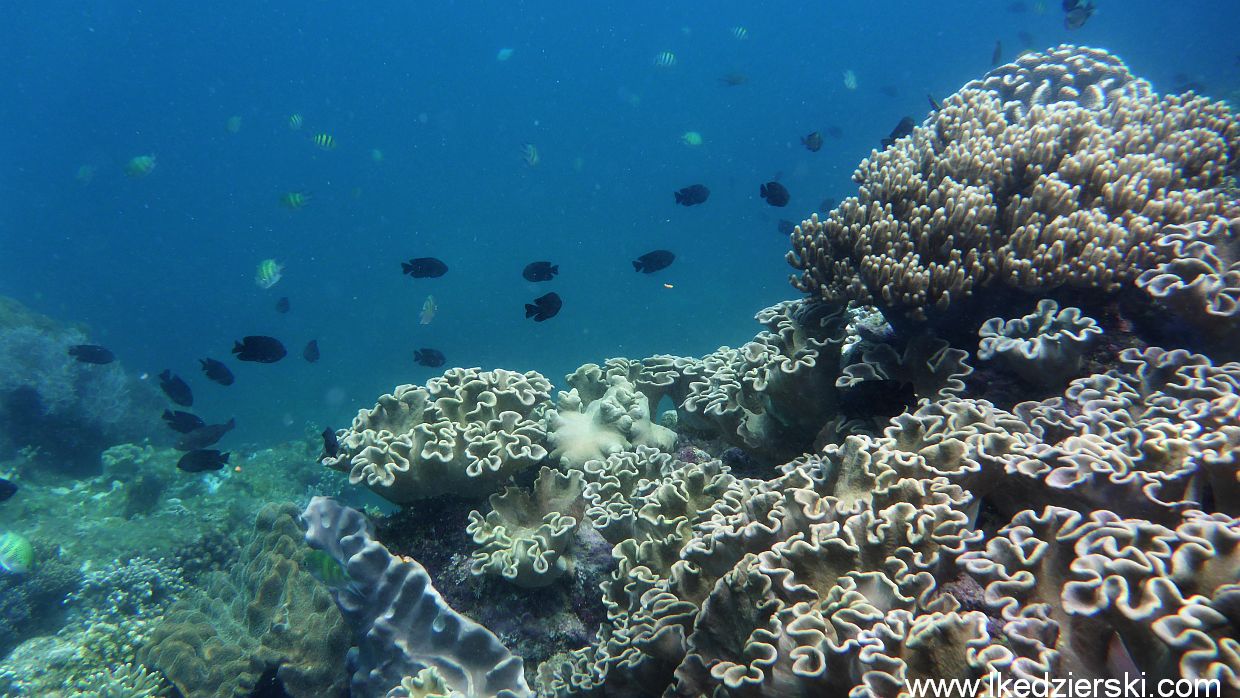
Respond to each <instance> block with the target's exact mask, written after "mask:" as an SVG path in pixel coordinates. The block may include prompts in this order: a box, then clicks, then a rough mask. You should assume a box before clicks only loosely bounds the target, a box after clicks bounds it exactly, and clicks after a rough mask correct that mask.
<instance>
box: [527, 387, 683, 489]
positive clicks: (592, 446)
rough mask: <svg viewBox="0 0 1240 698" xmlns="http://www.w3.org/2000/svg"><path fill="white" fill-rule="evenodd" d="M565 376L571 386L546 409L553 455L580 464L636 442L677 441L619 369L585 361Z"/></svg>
mask: <svg viewBox="0 0 1240 698" xmlns="http://www.w3.org/2000/svg"><path fill="white" fill-rule="evenodd" d="M565 380H567V382H568V384H569V385H570V386H572V388H571V389H570V390H569V391H568V392H561V393H560V395H559V399H558V400H557V401H556V405H555V408H554V409H550V410H548V411H547V418H546V425H547V439H548V441H549V442H550V444H551V447H552V451H551V456H552V458H556V459H559V461H560V462H562V463H564V464H566V465H576V466H580V465H582V464H584V463H585V462H586V461H588V460H592V459H595V458H604V457H606V456H607V455H609V454H611V453H616V452H619V451H624V450H630V449H632V448H634V447H636V446H652V447H655V448H660V449H663V450H671V448H672V447H673V446H675V445H676V434H675V432H673V431H672V430H671V429H668V428H667V427H664V426H661V425H659V424H655V423H654V422H653V421H652V420H651V410H652V409H653V407H652V406H651V404H650V399H649V398H648V397H647V394H646V393H644V392H642V391H641V390H639V389H638V386H637V385H635V384H634V383H633V382H632V381H630V380H629V378H628V377H627V376H626V375H624V374H622V373H621V372H619V371H616V370H611V371H605V370H604V368H603V367H600V366H598V365H596V364H586V365H584V366H582V367H580V368H578V369H577V370H576V371H574V372H573V373H572V374H570V375H569V376H567V378H566V379H565Z"/></svg>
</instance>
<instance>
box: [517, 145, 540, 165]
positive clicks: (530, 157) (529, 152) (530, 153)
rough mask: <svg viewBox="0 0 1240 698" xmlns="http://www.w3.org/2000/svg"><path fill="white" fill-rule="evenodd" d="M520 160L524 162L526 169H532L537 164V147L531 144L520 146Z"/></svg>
mask: <svg viewBox="0 0 1240 698" xmlns="http://www.w3.org/2000/svg"><path fill="white" fill-rule="evenodd" d="M521 159H522V160H524V161H525V166H526V167H534V166H535V165H537V164H538V146H536V145H534V144H533V143H522V144H521Z"/></svg>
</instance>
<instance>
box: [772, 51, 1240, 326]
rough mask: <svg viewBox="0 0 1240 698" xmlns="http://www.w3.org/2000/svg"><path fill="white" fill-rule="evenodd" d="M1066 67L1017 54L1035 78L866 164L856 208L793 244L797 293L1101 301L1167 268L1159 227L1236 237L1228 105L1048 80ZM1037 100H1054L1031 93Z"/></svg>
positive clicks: (1006, 81)
mask: <svg viewBox="0 0 1240 698" xmlns="http://www.w3.org/2000/svg"><path fill="white" fill-rule="evenodd" d="M1077 55H1078V54H1077V53H1075V52H1073V51H1071V50H1068V49H1065V48H1061V49H1059V50H1056V51H1055V52H1053V53H1051V54H1043V55H1035V56H1032V57H1025V58H1024V59H1022V61H1024V62H1025V63H1028V64H1032V63H1039V64H1042V66H1041V67H1040V68H1039V69H1038V70H1036V71H1029V70H1015V71H1013V70H1007V69H1003V70H1001V71H1000V73H1001V74H1000V75H998V76H996V80H990V79H987V80H983V81H982V82H981V84H980V85H979V86H975V87H965V88H964V89H961V90H960V91H959V92H957V93H956V94H954V95H952V96H951V97H949V98H948V99H946V100H944V101H943V108H942V109H940V110H939V111H937V112H936V113H935V114H933V115H932V116H931V117H930V118H929V120H928V121H927V123H926V124H925V125H924V126H920V127H918V128H917V129H915V131H914V133H913V134H912V136H911V137H908V138H902V139H900V140H899V141H897V142H896V144H895V145H893V146H892V147H890V148H887V149H886V150H884V151H883V152H882V153H875V154H874V155H872V156H871V157H870V158H868V159H866V160H864V161H862V163H861V165H860V166H859V167H858V169H857V171H856V173H855V174H854V179H855V180H856V181H857V182H858V184H860V191H859V193H858V195H857V196H855V197H851V198H849V199H847V200H845V201H844V202H843V203H842V204H841V205H840V206H839V207H838V208H837V209H835V210H834V211H832V212H831V214H830V215H829V216H828V217H827V218H826V220H820V219H819V218H818V217H817V216H816V215H815V216H814V217H812V218H810V219H809V220H807V221H804V222H803V223H802V224H801V225H800V226H799V227H798V228H797V229H796V230H795V231H794V233H793V235H792V246H793V249H792V252H790V253H789V255H788V261H789V263H790V264H792V266H794V267H796V268H797V269H798V270H800V275H799V276H797V277H794V278H793V285H794V286H796V287H797V288H799V289H800V290H802V291H805V292H806V293H810V294H813V295H816V296H820V297H822V298H825V299H828V300H855V301H860V302H863V303H869V304H876V305H879V306H881V307H884V308H885V309H891V310H897V311H900V312H903V313H905V314H907V315H908V316H910V317H913V318H922V317H925V315H926V313H928V312H930V311H932V310H939V311H942V310H945V309H946V308H948V307H949V306H952V305H953V304H957V303H961V302H962V301H965V300H966V299H968V298H969V297H971V296H973V295H975V294H976V293H977V291H978V290H980V289H981V288H982V287H996V286H1005V287H1009V288H1017V289H1022V290H1025V291H1047V290H1051V289H1055V288H1058V287H1061V286H1067V287H1072V288H1082V289H1098V290H1101V291H1112V290H1115V289H1117V288H1118V287H1119V286H1120V285H1121V284H1123V283H1125V282H1128V281H1131V280H1132V279H1134V278H1135V277H1137V276H1138V275H1139V274H1140V273H1142V272H1143V271H1144V270H1146V269H1149V268H1151V267H1152V266H1154V265H1155V264H1158V263H1159V262H1162V261H1164V260H1165V257H1164V253H1163V252H1161V251H1160V250H1159V249H1156V248H1155V247H1154V246H1153V245H1152V243H1153V241H1154V240H1156V239H1157V238H1158V235H1159V233H1160V230H1161V229H1162V227H1163V226H1165V225H1179V224H1185V223H1189V222H1191V221H1194V220H1202V219H1204V218H1207V217H1210V216H1221V217H1223V218H1226V219H1233V223H1231V225H1234V226H1240V220H1235V219H1237V218H1238V217H1240V204H1237V202H1236V201H1235V200H1234V198H1232V197H1229V196H1228V195H1227V194H1226V193H1225V192H1224V191H1223V189H1222V186H1223V183H1224V181H1225V180H1224V178H1225V177H1226V175H1227V174H1228V173H1229V172H1231V171H1233V170H1234V169H1235V168H1236V167H1237V164H1238V163H1237V157H1240V156H1238V153H1240V121H1237V119H1236V118H1235V117H1234V116H1233V115H1232V114H1231V112H1230V110H1229V109H1228V108H1227V106H1226V105H1224V104H1222V103H1219V102H1213V101H1211V100H1209V99H1206V98H1204V97H1197V96H1193V95H1191V94H1190V95H1185V96H1166V97H1156V96H1155V95H1153V94H1150V93H1149V92H1148V90H1147V89H1145V88H1144V87H1142V88H1140V89H1130V88H1131V87H1133V85H1135V84H1138V83H1124V82H1123V80H1120V81H1119V82H1118V83H1115V82H1114V81H1113V80H1112V78H1107V77H1103V78H1101V79H1098V80H1095V79H1094V78H1089V79H1087V80H1086V82H1089V83H1091V84H1092V87H1091V86H1078V87H1072V86H1071V84H1070V83H1073V84H1074V79H1068V78H1066V77H1064V78H1060V77H1055V78H1045V77H1044V76H1046V75H1061V76H1064V75H1067V74H1069V73H1071V74H1076V73H1078V72H1080V70H1079V69H1077V68H1074V67H1073V65H1072V63H1073V62H1074V61H1076V60H1077V59H1076V56H1077ZM1084 55H1087V56H1090V57H1093V58H1096V57H1097V55H1098V52H1097V51H1089V52H1088V53H1087V54H1084ZM1056 64H1058V65H1060V66H1062V67H1055V66H1056ZM1108 71H1109V72H1108ZM1108 71H1104V72H1107V74H1110V75H1112V76H1114V74H1115V70H1114V67H1113V66H1112V68H1108ZM1022 80H1036V83H1023V84H1022V83H1021V81H1022ZM1108 81H1110V82H1108ZM1099 85H1103V86H1102V87H1099ZM1117 85H1118V86H1119V87H1122V89H1117V88H1116V86H1117ZM1081 87H1083V89H1081ZM1047 91H1051V92H1054V93H1056V95H1057V96H1054V97H1050V96H1047V97H1045V98H1043V97H1040V96H1038V94H1039V93H1045V92H1047ZM1026 93H1028V94H1026ZM1073 94H1076V95H1077V96H1078V98H1076V99H1070V100H1067V101H1065V97H1071V96H1072V95H1073ZM1091 95H1093V96H1091ZM1103 95H1104V96H1105V99H1102V98H1101V96H1103ZM1015 104H1030V106H1029V108H1028V109H1027V110H1026V109H1023V108H1022V109H1016V108H1014V105H1015Z"/></svg>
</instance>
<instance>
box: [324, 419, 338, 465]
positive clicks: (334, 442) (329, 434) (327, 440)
mask: <svg viewBox="0 0 1240 698" xmlns="http://www.w3.org/2000/svg"><path fill="white" fill-rule="evenodd" d="M322 436H323V453H325V454H327V457H328V458H335V457H336V454H337V453H340V441H339V440H338V439H337V438H336V430H335V429H332V428H331V427H327V428H326V429H324V430H323V434H322ZM320 460H322V459H320Z"/></svg>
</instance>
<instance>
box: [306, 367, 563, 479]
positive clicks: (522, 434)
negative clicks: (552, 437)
mask: <svg viewBox="0 0 1240 698" xmlns="http://www.w3.org/2000/svg"><path fill="white" fill-rule="evenodd" d="M550 390H551V383H550V382H548V381H547V379H546V378H543V377H542V375H540V374H538V373H536V372H534V371H528V372H526V373H516V372H513V371H505V370H503V369H497V370H494V371H481V370H479V369H476V368H470V369H465V368H453V369H450V370H448V371H447V372H445V373H444V374H443V375H442V376H440V377H437V378H432V379H431V380H429V381H427V383H426V387H425V388H422V387H419V386H414V385H401V386H398V387H397V388H396V389H395V390H394V391H393V392H392V393H391V394H387V395H383V396H381V397H380V398H379V404H377V405H376V406H375V407H374V408H372V409H369V410H362V411H360V412H358V415H357V417H356V418H355V419H354V420H353V426H352V427H351V428H349V429H345V430H342V431H341V432H338V438H339V442H340V452H339V453H338V454H337V455H330V454H329V455H328V457H326V458H324V459H323V463H324V464H326V465H327V466H329V467H332V468H335V469H336V470H341V471H345V472H347V473H349V482H351V483H353V484H359V483H364V484H365V485H366V486H367V487H370V488H371V489H372V490H374V491H375V492H376V493H378V494H379V495H381V496H382V497H384V498H386V499H388V500H391V501H393V502H397V503H407V502H412V501H415V500H418V499H424V498H428V497H435V496H438V495H441V494H445V493H450V494H456V495H460V496H472V497H479V496H485V495H487V494H489V493H491V492H493V491H495V489H496V488H497V487H498V485H500V484H501V483H503V482H504V481H506V480H507V479H508V478H509V477H510V476H511V475H513V474H514V473H517V472H520V471H521V470H523V469H525V468H528V467H530V466H532V465H534V464H536V463H538V462H539V461H541V460H542V459H543V458H545V457H546V456H547V449H546V448H545V447H544V445H543V443H544V441H545V439H546V431H545V430H544V428H543V425H542V415H543V411H544V410H545V409H546V408H547V400H548V399H549V397H550V393H549V391H550Z"/></svg>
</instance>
